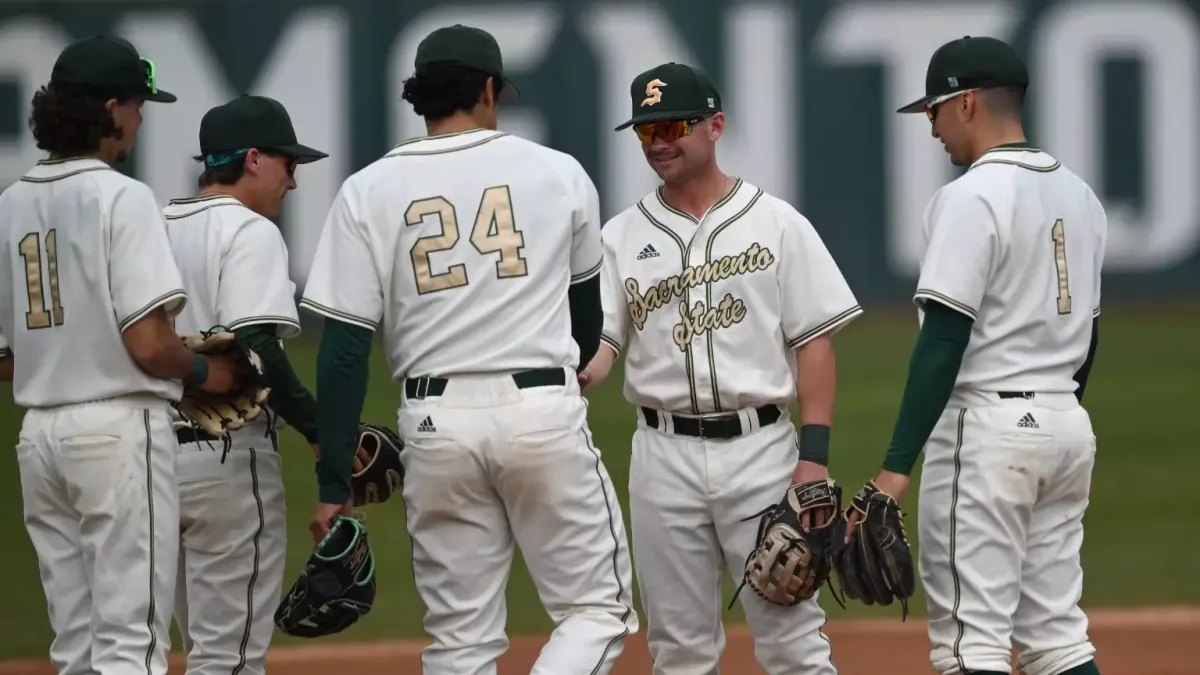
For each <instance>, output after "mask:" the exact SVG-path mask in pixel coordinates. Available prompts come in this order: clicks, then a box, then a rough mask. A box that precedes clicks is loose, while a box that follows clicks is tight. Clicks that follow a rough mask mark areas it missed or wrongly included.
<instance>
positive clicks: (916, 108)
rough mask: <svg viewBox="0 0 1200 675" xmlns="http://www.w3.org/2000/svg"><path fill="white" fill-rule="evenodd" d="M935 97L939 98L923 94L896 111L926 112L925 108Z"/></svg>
mask: <svg viewBox="0 0 1200 675" xmlns="http://www.w3.org/2000/svg"><path fill="white" fill-rule="evenodd" d="M935 98H937V96H922V97H921V98H919V99H917V100H915V101H913V102H912V103H909V104H908V105H906V106H904V107H901V108H897V109H896V112H898V113H919V112H925V108H926V107H927V106H928V105H929V102H930V101H932V100H933V99H935Z"/></svg>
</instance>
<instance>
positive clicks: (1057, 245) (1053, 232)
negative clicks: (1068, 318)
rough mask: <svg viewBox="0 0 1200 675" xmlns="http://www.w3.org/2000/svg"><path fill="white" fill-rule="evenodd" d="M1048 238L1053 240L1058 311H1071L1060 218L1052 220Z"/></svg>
mask: <svg viewBox="0 0 1200 675" xmlns="http://www.w3.org/2000/svg"><path fill="white" fill-rule="evenodd" d="M1050 240H1051V241H1053V242H1054V268H1055V270H1057V271H1058V313H1059V314H1070V313H1071V289H1070V288H1069V287H1068V286H1067V228H1066V226H1065V225H1063V220H1062V218H1059V219H1058V220H1056V221H1054V226H1053V227H1051V228H1050Z"/></svg>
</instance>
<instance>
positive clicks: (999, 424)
mask: <svg viewBox="0 0 1200 675" xmlns="http://www.w3.org/2000/svg"><path fill="white" fill-rule="evenodd" d="M1095 456H1096V437H1095V436H1094V435H1093V433H1092V421H1091V418H1090V417H1089V416H1088V413H1087V411H1086V410H1085V409H1084V408H1083V407H1081V406H1080V405H1079V404H1078V402H1077V401H1076V399H1075V395H1074V394H1041V393H1039V394H1036V395H1035V396H1034V398H1032V399H1024V398H1011V399H1001V398H1000V397H999V396H998V395H997V394H996V393H994V392H988V393H984V392H973V393H957V392H956V394H955V396H954V397H953V398H952V399H951V401H950V404H949V405H948V406H947V407H946V411H945V412H943V413H942V417H941V419H940V420H939V422H938V425H937V427H936V429H935V430H934V432H933V434H932V435H931V436H930V439H929V442H928V444H927V445H926V446H925V463H924V468H923V470H922V475H921V495H920V496H921V498H920V506H919V515H920V519H919V528H918V536H919V537H920V539H919V541H920V572H921V581H922V583H923V584H924V586H925V593H926V597H927V602H928V607H929V639H930V642H931V643H932V648H933V649H932V652H931V654H930V660H931V661H932V663H933V667H934V668H935V669H936V670H937V671H938V672H940V673H943V674H945V675H950V674H958V673H967V672H976V671H998V672H1002V673H1007V672H1009V667H1010V654H1011V647H1012V645H1015V646H1016V647H1017V648H1018V650H1019V652H1020V655H1019V657H1018V662H1019V664H1020V665H1021V667H1022V668H1023V669H1024V672H1025V673H1026V675H1057V674H1058V673H1061V672H1063V671H1065V670H1068V669H1070V668H1074V667H1075V666H1078V665H1081V664H1083V663H1086V662H1087V661H1089V660H1091V658H1092V655H1093V654H1094V653H1095V651H1096V650H1095V648H1094V647H1093V646H1092V644H1091V642H1089V641H1088V635H1087V628H1088V622H1087V617H1086V615H1084V613H1083V610H1081V609H1080V608H1079V598H1080V596H1081V595H1082V592H1083V570H1082V568H1081V567H1080V564H1079V550H1080V547H1081V545H1082V543H1083V522H1082V521H1083V514H1084V511H1085V510H1086V509H1087V506H1088V493H1089V490H1090V488H1091V476H1092V466H1093V464H1094V462H1095Z"/></svg>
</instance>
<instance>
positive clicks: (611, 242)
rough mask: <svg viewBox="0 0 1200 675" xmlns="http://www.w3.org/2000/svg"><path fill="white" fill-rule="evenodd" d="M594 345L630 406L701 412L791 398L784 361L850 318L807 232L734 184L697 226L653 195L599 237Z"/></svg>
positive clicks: (837, 281)
mask: <svg viewBox="0 0 1200 675" xmlns="http://www.w3.org/2000/svg"><path fill="white" fill-rule="evenodd" d="M603 245H604V265H603V266H602V268H601V275H602V278H603V281H602V284H603V301H604V332H603V341H604V343H605V344H607V345H608V346H609V347H611V348H612V349H614V350H616V351H620V350H621V348H622V346H623V345H624V346H625V349H626V354H625V397H626V398H627V399H628V400H629V401H630V402H631V403H633V404H635V405H640V406H647V407H650V408H655V409H658V410H667V411H672V412H682V413H692V414H700V413H712V412H723V411H733V410H738V409H741V408H748V407H753V406H761V405H767V404H771V403H777V404H787V403H788V402H790V401H792V400H794V399H795V398H796V381H795V374H796V359H795V355H794V350H795V349H796V348H798V347H800V346H802V345H804V344H805V343H806V342H809V341H811V340H812V339H814V338H816V337H818V336H820V335H824V334H826V333H831V332H835V331H838V330H840V329H842V328H843V327H845V326H846V325H847V324H848V323H849V322H850V321H851V320H853V319H854V318H855V317H857V316H858V315H859V314H861V313H862V308H861V307H859V305H858V302H857V301H856V300H855V298H854V294H853V293H852V292H851V290H850V286H849V285H848V284H847V283H846V280H845V278H844V277H843V276H842V273H841V270H839V269H838V266H837V263H836V262H834V260H833V257H832V256H831V255H830V254H829V250H828V249H826V248H825V244H824V242H822V241H821V238H820V236H819V235H818V234H817V232H816V230H815V229H813V226H812V223H810V222H809V221H808V219H806V218H805V217H804V216H802V215H800V214H799V213H798V212H797V211H796V210H795V209H794V208H792V207H791V206H790V205H789V204H787V203H786V202H784V201H782V200H780V199H778V198H776V197H773V196H771V195H769V194H766V193H765V192H763V191H762V190H761V189H760V188H757V187H755V186H753V185H750V184H749V183H746V182H745V181H742V180H738V182H737V184H736V185H735V186H734V188H733V190H732V191H731V192H730V194H729V195H728V196H727V197H725V199H723V200H721V201H720V202H718V203H716V204H715V205H713V207H712V208H711V209H709V210H708V213H706V214H705V215H704V217H703V218H701V219H699V220H697V219H696V218H694V217H692V216H691V215H689V214H687V213H684V212H682V211H679V210H677V209H674V208H672V207H671V206H669V205H668V204H667V203H666V200H665V199H664V198H663V193H662V189H661V188H659V189H658V190H656V191H654V192H652V193H650V194H649V195H647V196H646V197H644V198H643V199H642V200H641V201H640V202H638V203H637V205H636V206H634V207H632V208H629V209H627V210H625V211H624V212H622V213H620V214H618V215H617V216H616V217H615V218H613V219H612V220H610V221H609V222H608V223H606V224H605V226H604V230H603Z"/></svg>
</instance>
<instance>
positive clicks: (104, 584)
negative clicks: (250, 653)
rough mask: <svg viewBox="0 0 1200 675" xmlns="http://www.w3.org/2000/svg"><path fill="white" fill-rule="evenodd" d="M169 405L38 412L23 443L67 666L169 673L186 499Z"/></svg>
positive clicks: (29, 502)
mask: <svg viewBox="0 0 1200 675" xmlns="http://www.w3.org/2000/svg"><path fill="white" fill-rule="evenodd" d="M169 410H170V406H169V405H168V403H167V402H166V401H164V400H162V399H160V398H156V397H153V396H127V397H121V398H114V399H108V400H104V401H98V402H94V403H83V404H78V405H68V406H60V407H57V408H45V409H31V410H29V411H27V412H26V413H25V418H24V421H23V422H22V424H21V433H20V439H19V441H18V445H17V460H18V463H19V466H20V472H21V495H22V498H23V501H24V506H25V528H26V529H27V530H28V532H29V538H30V540H31V541H32V542H33V547H34V549H35V550H36V551H37V557H38V567H39V569H40V570H41V577H42V588H43V589H44V590H45V593H46V604H47V608H48V610H49V614H50V625H51V627H52V628H53V629H54V635H55V637H54V641H53V642H52V643H51V645H50V661H51V663H52V664H53V666H54V669H55V670H56V671H57V672H58V673H59V675H148V674H149V675H165V673H166V672H167V653H168V652H169V651H170V647H171V643H170V632H169V631H170V626H171V611H172V604H173V602H174V597H175V596H174V590H175V571H176V556H177V555H178V547H179V530H178V527H179V502H178V500H177V497H176V492H175V453H176V451H177V445H176V442H175V433H174V432H173V431H172V430H171V422H170V418H169V417H168V411H169Z"/></svg>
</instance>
